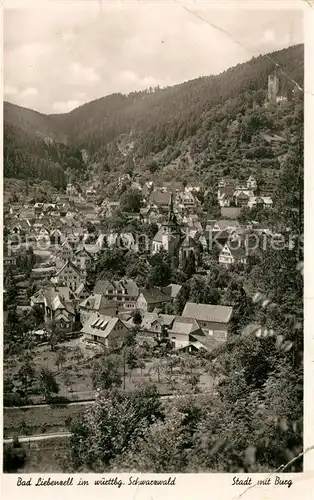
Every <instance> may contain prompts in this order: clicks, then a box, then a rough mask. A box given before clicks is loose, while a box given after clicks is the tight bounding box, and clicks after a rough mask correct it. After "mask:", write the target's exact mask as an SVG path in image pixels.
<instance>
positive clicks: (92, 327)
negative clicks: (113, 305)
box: [81, 313, 125, 339]
mask: <svg viewBox="0 0 314 500" xmlns="http://www.w3.org/2000/svg"><path fill="white" fill-rule="evenodd" d="M117 323H122V324H124V323H123V322H122V321H121V319H119V318H118V317H117V316H105V315H103V314H101V315H99V314H97V313H96V314H92V315H91V316H90V318H89V319H88V320H87V321H86V323H85V324H84V326H83V328H82V330H81V332H82V333H85V334H89V335H97V336H98V337H102V338H104V339H105V338H107V337H108V336H109V335H110V333H111V332H112V330H113V329H114V327H115V326H116V324H117ZM124 326H125V325H124Z"/></svg>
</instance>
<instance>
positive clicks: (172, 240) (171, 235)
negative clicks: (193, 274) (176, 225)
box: [151, 225, 181, 254]
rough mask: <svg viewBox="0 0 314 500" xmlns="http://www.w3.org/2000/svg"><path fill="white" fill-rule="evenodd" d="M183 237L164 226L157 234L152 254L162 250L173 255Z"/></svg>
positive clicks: (153, 242)
mask: <svg viewBox="0 0 314 500" xmlns="http://www.w3.org/2000/svg"><path fill="white" fill-rule="evenodd" d="M180 240H181V235H180V233H179V232H177V231H175V230H174V231H172V229H170V228H169V227H168V226H166V225H163V226H162V227H161V228H160V229H159V230H158V231H157V233H156V234H155V236H154V238H153V241H152V247H151V252H152V254H155V253H158V252H160V250H161V249H164V250H166V252H169V253H170V254H173V253H175V252H176V250H178V248H179V245H180Z"/></svg>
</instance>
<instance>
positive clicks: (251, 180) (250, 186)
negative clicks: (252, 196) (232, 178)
mask: <svg viewBox="0 0 314 500" xmlns="http://www.w3.org/2000/svg"><path fill="white" fill-rule="evenodd" d="M246 185H247V188H248V189H252V190H253V191H254V190H255V189H256V188H257V182H256V180H255V179H254V177H253V175H250V177H249V178H248V180H247V183H246Z"/></svg>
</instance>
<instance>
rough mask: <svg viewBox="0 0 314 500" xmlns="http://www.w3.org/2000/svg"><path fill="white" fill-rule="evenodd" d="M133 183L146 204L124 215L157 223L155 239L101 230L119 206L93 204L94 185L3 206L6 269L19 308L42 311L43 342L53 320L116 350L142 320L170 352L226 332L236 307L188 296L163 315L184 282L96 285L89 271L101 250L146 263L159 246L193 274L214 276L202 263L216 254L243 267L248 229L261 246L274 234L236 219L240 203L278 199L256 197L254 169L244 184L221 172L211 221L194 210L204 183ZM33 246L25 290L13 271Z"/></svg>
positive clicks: (144, 331)
mask: <svg viewBox="0 0 314 500" xmlns="http://www.w3.org/2000/svg"><path fill="white" fill-rule="evenodd" d="M129 181H130V179H129V178H128V176H123V177H122V178H120V179H119V183H120V184H123V183H124V182H129ZM132 188H133V190H134V189H135V188H134V186H133V187H132ZM137 189H138V192H139V193H140V196H141V200H142V206H141V208H140V210H139V212H138V213H129V214H126V215H127V217H129V219H131V220H134V219H135V220H136V221H137V222H139V223H140V224H149V225H151V226H153V227H154V229H155V234H154V235H153V236H151V237H150V238H149V237H147V236H146V235H144V234H140V233H137V234H136V233H132V232H124V231H123V230H122V231H121V232H120V233H118V232H112V231H110V232H107V233H105V232H103V231H102V230H101V221H102V220H103V219H108V218H110V217H113V216H114V214H115V212H117V211H119V203H117V202H110V201H109V200H104V201H103V202H102V203H101V205H96V203H95V197H96V189H95V188H93V186H91V187H89V188H88V189H87V190H86V192H85V196H84V195H83V194H82V193H79V192H78V191H77V189H76V187H75V186H74V185H73V184H69V185H68V186H67V189H66V194H64V195H63V194H59V195H58V197H57V199H56V200H55V203H49V204H45V203H38V202H36V203H34V204H33V205H32V206H31V205H24V206H23V205H20V204H19V203H15V204H11V205H10V206H7V207H6V213H5V228H6V233H7V249H9V252H7V256H5V257H4V267H5V273H6V275H9V276H10V278H11V279H12V280H13V281H14V283H15V284H16V285H15V286H16V287H17V289H18V292H17V299H16V301H17V310H18V311H20V313H21V314H23V312H25V311H27V310H29V309H31V308H33V307H38V308H40V309H41V311H42V314H43V324H42V327H41V328H38V329H37V330H36V331H34V332H33V333H34V336H35V338H37V339H41V340H42V341H43V340H47V335H48V331H47V329H46V328H45V325H46V324H47V323H49V324H51V322H53V324H54V326H55V328H56V329H57V330H60V331H63V332H66V333H70V332H73V331H74V330H75V331H76V333H78V334H79V335H81V336H82V337H83V339H84V341H85V342H87V343H101V344H103V345H104V346H105V347H108V348H110V347H112V346H115V345H119V344H121V343H123V341H124V339H125V337H126V336H127V334H128V332H129V330H130V329H132V328H134V325H135V322H134V319H135V317H137V318H139V319H137V321H136V325H137V327H138V328H139V329H140V331H141V335H142V336H143V335H144V336H147V337H148V338H150V339H158V340H161V339H162V340H164V341H167V342H169V343H170V344H171V346H172V347H173V349H174V350H183V351H187V352H192V351H197V350H199V349H211V348H212V346H213V345H216V343H217V342H218V343H219V342H223V341H225V340H226V339H227V336H228V325H229V322H230V319H231V317H232V307H226V306H223V305H219V304H197V303H192V302H188V301H187V302H186V303H185V305H184V308H183V312H182V314H181V315H180V316H178V315H175V314H166V312H167V311H168V310H169V308H170V310H171V305H172V304H173V302H174V300H175V299H176V297H177V295H178V294H179V293H180V290H181V288H182V284H178V283H170V284H168V285H167V286H164V287H156V286H153V287H147V286H146V287H141V286H140V285H138V283H137V282H136V280H134V279H130V278H127V277H123V278H122V279H121V278H119V279H112V280H102V279H98V278H97V276H96V280H95V282H94V286H93V287H92V288H91V286H90V283H89V280H88V275H89V273H90V272H91V271H93V270H94V269H95V268H96V265H97V262H98V260H99V258H100V256H101V253H102V251H103V249H104V248H113V247H119V246H120V247H123V248H127V249H129V250H131V251H132V252H133V253H135V254H137V255H139V256H140V258H141V263H142V264H141V265H143V266H144V267H145V263H146V264H147V257H148V256H149V255H154V254H158V253H160V252H162V251H164V252H166V253H167V254H169V255H172V256H177V258H178V262H179V264H182V263H184V262H185V263H186V262H187V261H188V260H189V259H190V260H193V266H194V267H195V269H194V272H195V274H196V275H197V274H200V275H204V274H205V275H206V273H207V274H208V273H210V271H206V270H205V269H204V266H203V261H204V260H205V261H206V258H208V257H210V256H211V255H213V254H214V255H215V258H216V260H217V263H218V264H219V266H221V267H225V268H231V267H232V266H239V265H240V266H245V265H246V263H247V259H248V256H249V253H250V249H251V247H252V245H248V244H247V243H248V242H249V239H248V238H247V235H248V234H249V235H250V236H255V239H253V240H252V242H253V243H255V245H256V242H257V241H258V245H260V241H264V242H265V241H268V240H269V239H270V240H272V239H275V237H278V234H276V233H274V232H272V231H271V230H270V228H269V227H267V225H266V224H264V226H263V225H261V224H260V223H258V222H254V221H250V222H249V223H246V224H245V225H244V224H240V223H239V221H238V220H237V216H238V215H239V214H240V213H241V210H242V209H243V207H247V208H249V209H251V208H253V207H258V208H260V209H261V210H271V209H272V198H271V197H270V196H263V195H260V194H258V195H257V194H256V192H257V183H256V180H255V179H254V177H253V176H250V177H249V178H248V180H247V182H246V183H245V184H244V185H243V183H242V184H237V183H236V182H234V181H232V180H231V181H230V180H228V179H220V181H219V184H218V189H217V205H218V206H219V209H220V212H221V219H217V220H207V221H206V223H205V224H203V225H202V223H201V221H200V217H199V215H198V214H199V213H200V212H201V208H202V207H201V201H200V199H199V198H198V193H199V192H200V190H201V188H200V186H185V188H182V187H181V190H178V189H177V186H174V187H173V185H172V186H171V185H170V186H162V187H155V186H154V185H153V183H152V182H146V183H145V184H144V186H140V185H139V186H138V187H137ZM91 228H92V233H91ZM262 238H266V240H265V239H262ZM91 241H92V242H91ZM30 246H31V247H32V251H33V254H34V257H33V258H34V262H35V264H34V267H33V268H32V269H31V273H30V276H29V280H31V282H32V284H34V285H35V286H34V288H35V290H36V292H35V293H33V294H32V295H31V296H30V297H29V294H27V293H26V290H25V286H27V287H28V288H29V280H28V282H26V285H25V279H24V278H25V277H24V276H23V273H22V274H18V273H17V271H16V260H17V255H18V253H19V252H20V251H21V249H23V248H24V249H25V248H26V247H30ZM252 248H253V247H252ZM255 249H256V246H255ZM38 261H39V263H38ZM78 325H80V328H79V330H78Z"/></svg>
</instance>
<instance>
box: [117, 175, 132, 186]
mask: <svg viewBox="0 0 314 500" xmlns="http://www.w3.org/2000/svg"><path fill="white" fill-rule="evenodd" d="M129 182H131V176H130V174H123V175H121V176H120V177H119V179H118V185H119V188H121V187H122V186H123V185H124V184H127V183H129Z"/></svg>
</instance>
